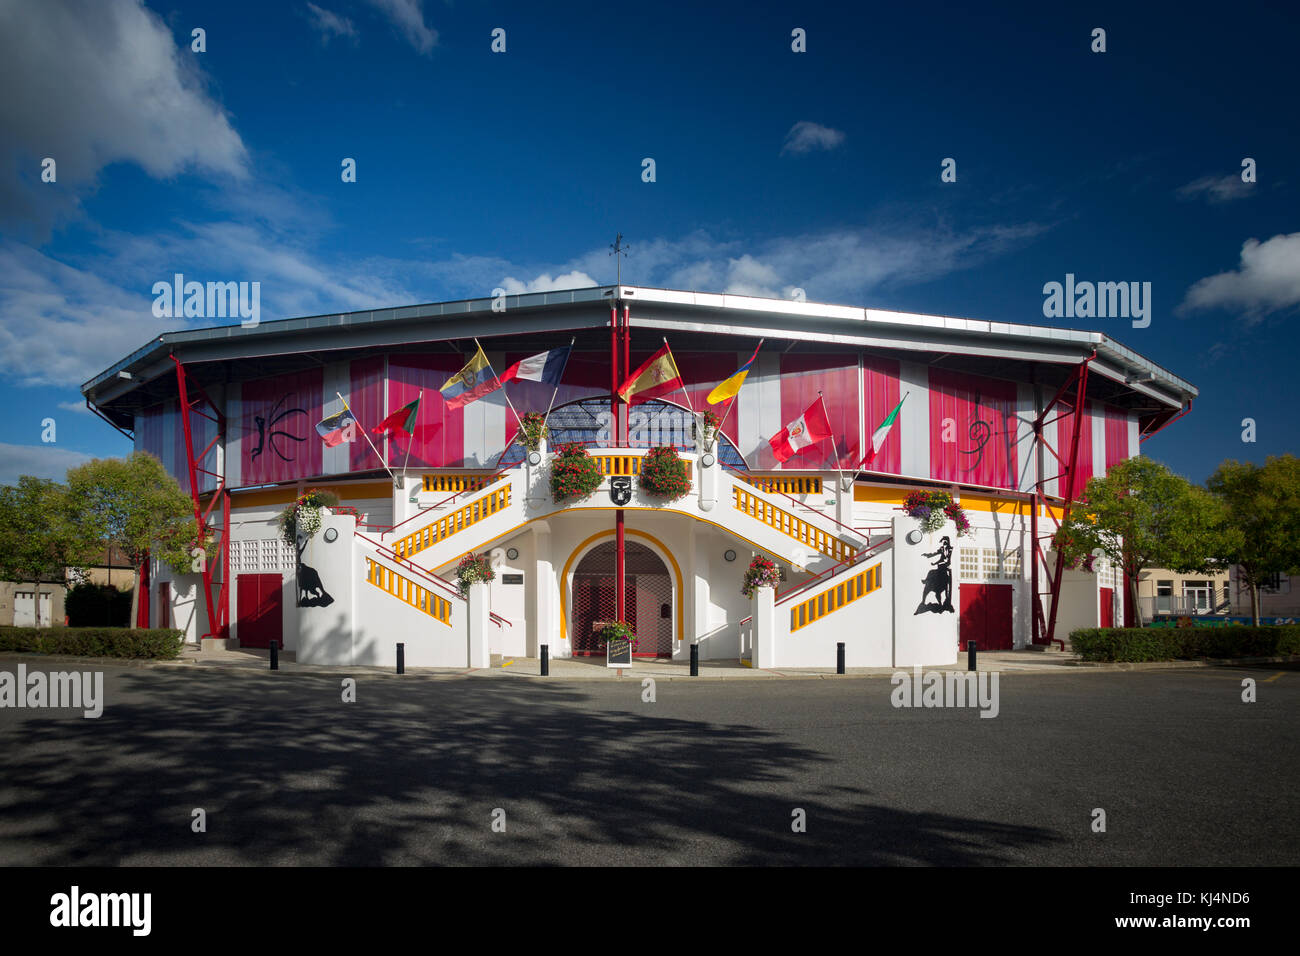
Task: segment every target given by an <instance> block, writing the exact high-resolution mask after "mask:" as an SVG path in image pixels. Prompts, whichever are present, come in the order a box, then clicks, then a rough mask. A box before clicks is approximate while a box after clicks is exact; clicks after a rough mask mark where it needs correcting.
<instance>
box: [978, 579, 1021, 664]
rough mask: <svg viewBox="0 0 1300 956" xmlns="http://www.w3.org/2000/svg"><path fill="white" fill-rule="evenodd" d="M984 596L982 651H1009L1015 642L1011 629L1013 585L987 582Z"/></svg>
mask: <svg viewBox="0 0 1300 956" xmlns="http://www.w3.org/2000/svg"><path fill="white" fill-rule="evenodd" d="M984 587H986V588H988V591H987V593H986V594H985V598H984V609H985V617H984V641H985V645H984V646H983V647H981V648H980V650H982V651H1009V650H1011V648H1012V647H1013V646H1014V644H1015V638H1014V635H1013V634H1012V631H1011V605H1012V600H1011V596H1012V586H1011V585H1010V584H986V585H984Z"/></svg>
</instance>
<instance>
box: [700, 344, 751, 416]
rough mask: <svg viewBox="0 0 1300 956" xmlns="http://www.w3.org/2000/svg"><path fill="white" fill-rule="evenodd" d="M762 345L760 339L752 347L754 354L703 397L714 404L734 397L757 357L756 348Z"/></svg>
mask: <svg viewBox="0 0 1300 956" xmlns="http://www.w3.org/2000/svg"><path fill="white" fill-rule="evenodd" d="M762 347H763V343H762V342H761V341H760V342H759V343H758V345H757V346H756V347H755V348H754V354H753V355H751V356H750V357H749V361H748V362H746V363H745V364H744V365H742V366H741V367H740V368H738V369H737V370H736V371H735V372H734V373H733V374H732V376H731V378H729V379H727V380H726V381H725V382H723V383H722V384H721V385H719V386H718V387H717V388H715V389H714V390H713V391H711V392H709V397H708V398H706V399H705V401H706V402H708V403H709V404H710V405H716V404H718V402H725V401H726V400H727V399H729V398H734V397H735V396H736V394H737V393H738V392H739V391H740V386H742V385H744V384H745V376H746V375H748V374H749V370H750V369H751V368H753V367H754V360H755V359H757V358H758V350H759V349H760V348H762Z"/></svg>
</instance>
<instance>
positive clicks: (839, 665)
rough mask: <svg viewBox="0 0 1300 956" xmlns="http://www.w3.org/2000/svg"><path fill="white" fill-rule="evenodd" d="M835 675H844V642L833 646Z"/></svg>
mask: <svg viewBox="0 0 1300 956" xmlns="http://www.w3.org/2000/svg"><path fill="white" fill-rule="evenodd" d="M835 673H837V674H843V673H844V642H843V641H840V642H839V643H838V644H836V645H835Z"/></svg>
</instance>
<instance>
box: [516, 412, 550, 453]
mask: <svg viewBox="0 0 1300 956" xmlns="http://www.w3.org/2000/svg"><path fill="white" fill-rule="evenodd" d="M545 422H546V417H545V416H544V415H543V414H542V413H541V412H525V413H524V414H523V415H521V416H520V417H519V433H520V436H521V439H520V440H521V441H522V442H523V443H524V448H526V449H528V450H529V451H537V449H539V448H541V447H542V440H543V439H545V438H546V433H547V432H548V431H549V430H550V429H548V428H547V427H546V424H545Z"/></svg>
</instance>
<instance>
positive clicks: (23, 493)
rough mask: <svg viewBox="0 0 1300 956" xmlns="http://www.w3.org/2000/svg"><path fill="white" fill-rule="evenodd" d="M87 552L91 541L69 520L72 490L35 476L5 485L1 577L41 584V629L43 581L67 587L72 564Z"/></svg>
mask: <svg viewBox="0 0 1300 956" xmlns="http://www.w3.org/2000/svg"><path fill="white" fill-rule="evenodd" d="M85 553H86V547H85V538H84V536H83V535H81V534H80V531H79V529H78V528H77V527H76V525H75V523H74V522H73V521H71V520H69V506H68V489H67V488H65V487H64V486H63V485H61V484H59V483H57V482H54V481H50V480H49V479H48V478H33V477H32V476H30V475H22V476H20V477H19V479H18V484H16V485H5V486H3V487H0V579H4V580H7V581H16V582H21V583H24V584H25V583H27V582H29V581H30V582H31V583H32V584H34V585H35V589H34V590H35V593H36V597H35V601H36V626H37V627H40V626H41V583H42V582H46V583H53V584H63V583H65V577H66V569H67V567H68V565H69V564H76V563H78V559H79V558H81V557H83V556H84V554H85ZM45 623H46V624H49V623H51V622H49V621H46V622H45Z"/></svg>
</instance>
